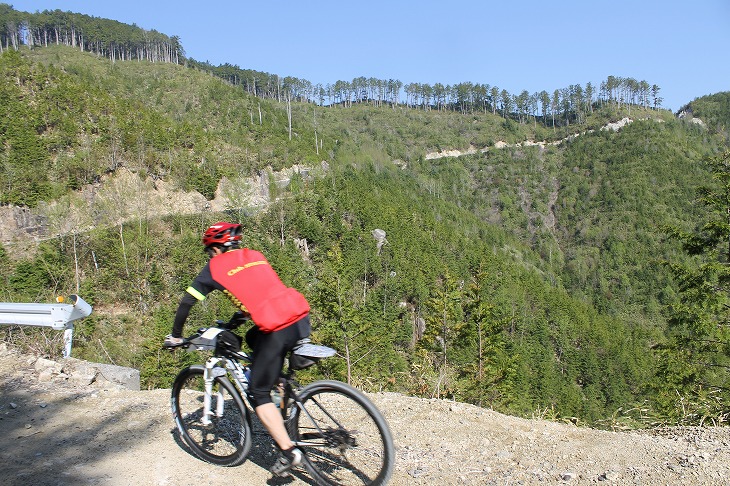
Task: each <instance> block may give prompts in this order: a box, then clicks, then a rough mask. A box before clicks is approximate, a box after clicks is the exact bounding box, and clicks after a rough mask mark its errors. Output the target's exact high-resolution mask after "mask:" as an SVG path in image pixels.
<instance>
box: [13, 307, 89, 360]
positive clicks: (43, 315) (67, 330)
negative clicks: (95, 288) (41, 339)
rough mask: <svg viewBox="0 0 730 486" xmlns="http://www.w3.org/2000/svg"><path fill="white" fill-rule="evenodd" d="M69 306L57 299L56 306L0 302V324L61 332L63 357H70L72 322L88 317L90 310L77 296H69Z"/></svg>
mask: <svg viewBox="0 0 730 486" xmlns="http://www.w3.org/2000/svg"><path fill="white" fill-rule="evenodd" d="M69 301H70V302H71V303H70V304H64V303H63V299H61V298H59V302H58V303H57V304H25V303H15V302H0V324H16V325H21V326H42V327H50V328H51V329H55V330H57V331H61V330H62V331H63V356H64V357H66V358H68V357H70V356H71V344H72V341H73V331H74V321H77V320H79V319H83V318H84V317H88V316H89V315H90V314H91V311H92V308H91V306H90V305H89V304H87V303H86V302H85V301H84V299H82V298H81V297H79V296H78V295H75V294H73V295H70V296H69Z"/></svg>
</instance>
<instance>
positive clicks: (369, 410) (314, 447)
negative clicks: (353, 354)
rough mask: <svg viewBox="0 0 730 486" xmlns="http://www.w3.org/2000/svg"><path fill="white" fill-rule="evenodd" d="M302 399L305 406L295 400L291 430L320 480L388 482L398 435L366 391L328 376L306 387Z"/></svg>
mask: <svg viewBox="0 0 730 486" xmlns="http://www.w3.org/2000/svg"><path fill="white" fill-rule="evenodd" d="M299 399H300V402H301V403H302V405H303V409H304V410H300V409H299V407H298V405H297V404H296V403H294V404H293V408H292V410H291V413H290V417H289V421H288V423H287V426H288V431H289V434H290V436H291V437H292V439H293V440H295V441H296V442H297V444H298V447H299V449H300V450H301V451H302V452H303V453H304V461H303V463H304V467H305V469H307V471H308V472H309V474H310V475H311V476H312V479H314V480H315V482H316V483H317V484H319V485H324V486H331V485H355V484H359V485H372V486H377V485H383V484H386V483H387V482H388V480H389V479H390V477H391V475H392V473H393V464H394V462H395V447H394V445H393V437H392V435H391V433H390V428H389V427H388V423H387V422H386V420H385V418H384V417H383V415H382V414H381V413H380V411H379V410H378V409H377V407H375V405H373V403H372V402H371V401H370V400H369V399H368V398H367V397H366V396H365V395H364V394H363V393H362V392H360V391H359V390H357V389H355V388H353V387H351V386H349V385H347V384H345V383H342V382H339V381H329V380H323V381H317V382H314V383H312V384H310V385H307V386H305V387H304V388H303V389H302V390H301V392H300V393H299ZM314 423H316V426H315V425H314Z"/></svg>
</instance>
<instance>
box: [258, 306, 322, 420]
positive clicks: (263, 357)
mask: <svg viewBox="0 0 730 486" xmlns="http://www.w3.org/2000/svg"><path fill="white" fill-rule="evenodd" d="M311 330H312V328H311V324H310V323H309V315H306V316H304V317H302V318H301V319H299V320H298V321H297V322H295V323H294V324H292V325H290V326H286V327H285V328H283V329H279V330H278V331H274V332H268V333H267V332H261V331H260V330H259V328H258V327H256V326H254V327H252V328H251V329H249V330H248V332H247V333H246V343H247V344H248V346H249V347H250V348H251V350H252V351H253V353H252V354H253V356H252V363H251V377H250V383H249V390H250V391H251V395H252V396H253V399H254V403H253V406H254V407H258V406H259V405H263V404H265V403H271V389H272V388H273V387H274V385H275V384H276V382H277V380H278V379H279V376H280V375H281V369H282V367H283V366H284V358H285V357H286V353H288V352H289V351H291V349H292V348H293V347H294V345H295V344H296V342H297V341H299V340H300V339H304V338H306V337H309V333H310V332H311Z"/></svg>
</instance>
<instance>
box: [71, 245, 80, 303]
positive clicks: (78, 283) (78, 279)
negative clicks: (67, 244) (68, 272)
mask: <svg viewBox="0 0 730 486" xmlns="http://www.w3.org/2000/svg"><path fill="white" fill-rule="evenodd" d="M72 237H73V246H74V274H75V277H76V293H77V294H78V293H79V292H80V291H81V276H80V275H79V255H78V253H77V252H76V231H74V232H73V234H72Z"/></svg>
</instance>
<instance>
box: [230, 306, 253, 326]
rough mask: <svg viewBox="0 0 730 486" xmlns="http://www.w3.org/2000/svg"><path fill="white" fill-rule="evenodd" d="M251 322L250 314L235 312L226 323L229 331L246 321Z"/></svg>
mask: <svg viewBox="0 0 730 486" xmlns="http://www.w3.org/2000/svg"><path fill="white" fill-rule="evenodd" d="M250 320H251V314H249V313H248V312H244V311H240V310H239V311H236V312H234V313H233V315H232V316H231V320H230V321H228V327H229V328H231V329H234V328H236V327H238V326H240V325H242V324H244V323H245V322H246V321H250Z"/></svg>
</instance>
